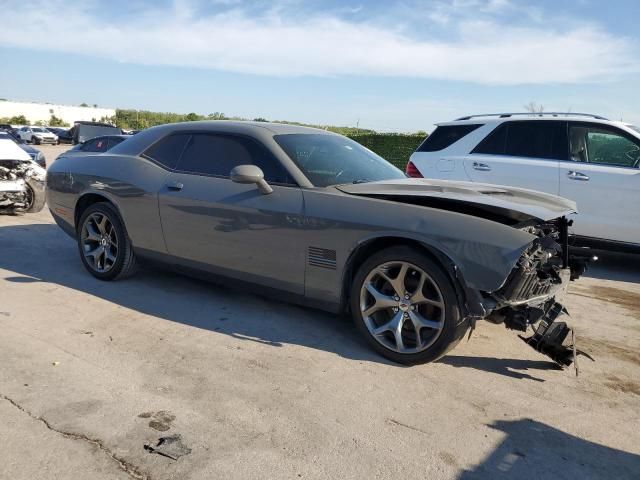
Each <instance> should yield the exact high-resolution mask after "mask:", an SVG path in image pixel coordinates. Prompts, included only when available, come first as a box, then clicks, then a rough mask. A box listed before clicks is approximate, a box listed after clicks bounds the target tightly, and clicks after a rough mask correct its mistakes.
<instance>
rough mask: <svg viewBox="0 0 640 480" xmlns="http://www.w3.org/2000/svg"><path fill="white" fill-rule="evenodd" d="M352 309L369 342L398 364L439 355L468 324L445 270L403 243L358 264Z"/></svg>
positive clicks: (451, 346)
mask: <svg viewBox="0 0 640 480" xmlns="http://www.w3.org/2000/svg"><path fill="white" fill-rule="evenodd" d="M351 310H352V313H353V316H354V320H355V322H356V325H357V326H358V328H359V329H360V330H361V332H362V333H363V334H364V335H365V337H366V338H367V340H368V341H369V343H370V344H371V345H372V346H373V347H374V348H375V349H376V350H377V351H378V352H380V353H381V354H382V355H384V356H385V357H387V358H389V359H391V360H393V361H396V362H399V363H407V364H413V363H424V362H429V361H433V360H436V359H438V358H440V357H441V356H442V355H444V354H445V353H446V352H447V351H448V350H450V349H451V348H453V346H455V344H456V343H457V342H458V341H459V339H460V338H462V336H464V332H465V331H466V327H467V323H466V321H460V308H459V306H458V301H457V297H456V295H455V291H454V289H453V287H452V285H451V282H450V280H449V278H448V277H447V275H446V274H444V273H443V272H442V270H441V269H440V267H439V266H438V265H437V264H435V262H433V261H432V260H431V259H430V258H429V257H427V256H426V255H424V254H422V253H421V252H419V251H417V250H414V249H412V248H409V247H404V246H402V247H393V248H389V249H386V250H383V251H381V252H379V253H378V254H376V255H374V256H373V257H372V258H371V259H370V260H368V261H367V262H365V264H364V265H363V266H362V267H361V268H360V270H359V271H358V273H357V274H356V278H355V280H354V284H353V289H352V296H351Z"/></svg>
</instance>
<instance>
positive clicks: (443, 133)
mask: <svg viewBox="0 0 640 480" xmlns="http://www.w3.org/2000/svg"><path fill="white" fill-rule="evenodd" d="M481 126H482V124H475V125H445V126H442V127H438V128H436V129H435V130H434V132H433V133H432V134H431V135H429V136H428V137H427V139H426V140H425V141H424V142H422V144H421V145H420V146H419V147H418V150H417V151H418V152H438V151H440V150H444V149H445V148H447V147H449V146H451V145H453V144H454V143H456V142H457V141H458V140H460V139H461V138H462V137H465V136H467V135H468V134H470V133H471V132H473V131H474V130H476V129H477V128H480V127H481Z"/></svg>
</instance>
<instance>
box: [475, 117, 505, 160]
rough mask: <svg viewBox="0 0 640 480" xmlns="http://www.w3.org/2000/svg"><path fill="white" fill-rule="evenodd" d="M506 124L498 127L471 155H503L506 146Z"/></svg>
mask: <svg viewBox="0 0 640 480" xmlns="http://www.w3.org/2000/svg"><path fill="white" fill-rule="evenodd" d="M508 128H509V124H508V123H503V124H501V125H498V127H497V128H496V129H495V130H494V131H493V132H491V133H490V134H489V135H487V136H486V137H485V139H484V140H483V141H481V142H480V143H479V144H478V146H477V147H476V148H474V149H473V151H472V152H471V153H484V154H485V155H504V152H505V146H506V144H507V129H508Z"/></svg>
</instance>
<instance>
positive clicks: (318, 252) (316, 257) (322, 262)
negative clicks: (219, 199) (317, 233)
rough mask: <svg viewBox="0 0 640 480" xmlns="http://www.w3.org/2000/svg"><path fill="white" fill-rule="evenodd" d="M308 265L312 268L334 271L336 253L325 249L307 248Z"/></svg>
mask: <svg viewBox="0 0 640 480" xmlns="http://www.w3.org/2000/svg"><path fill="white" fill-rule="evenodd" d="M308 258H309V265H311V266H313V267H320V268H329V269H331V270H335V269H336V251H335V250H327V249H326V248H319V247H309V253H308Z"/></svg>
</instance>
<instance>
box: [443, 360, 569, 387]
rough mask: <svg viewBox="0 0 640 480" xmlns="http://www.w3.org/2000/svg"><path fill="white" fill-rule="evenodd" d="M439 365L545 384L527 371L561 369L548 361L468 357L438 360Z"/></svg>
mask: <svg viewBox="0 0 640 480" xmlns="http://www.w3.org/2000/svg"><path fill="white" fill-rule="evenodd" d="M438 362H439V363H443V364H445V365H450V366H452V367H456V368H473V369H475V370H482V371H485V372H490V373H496V374H498V375H504V376H505V377H511V378H516V379H519V380H533V381H536V382H544V379H542V378H538V377H534V376H533V375H530V374H529V373H526V371H531V370H534V371H535V370H560V369H561V368H560V367H559V366H558V365H557V364H555V363H554V362H549V361H546V360H526V359H518V358H491V357H468V356H464V355H447V356H446V357H443V358H441V359H440V360H438Z"/></svg>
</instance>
